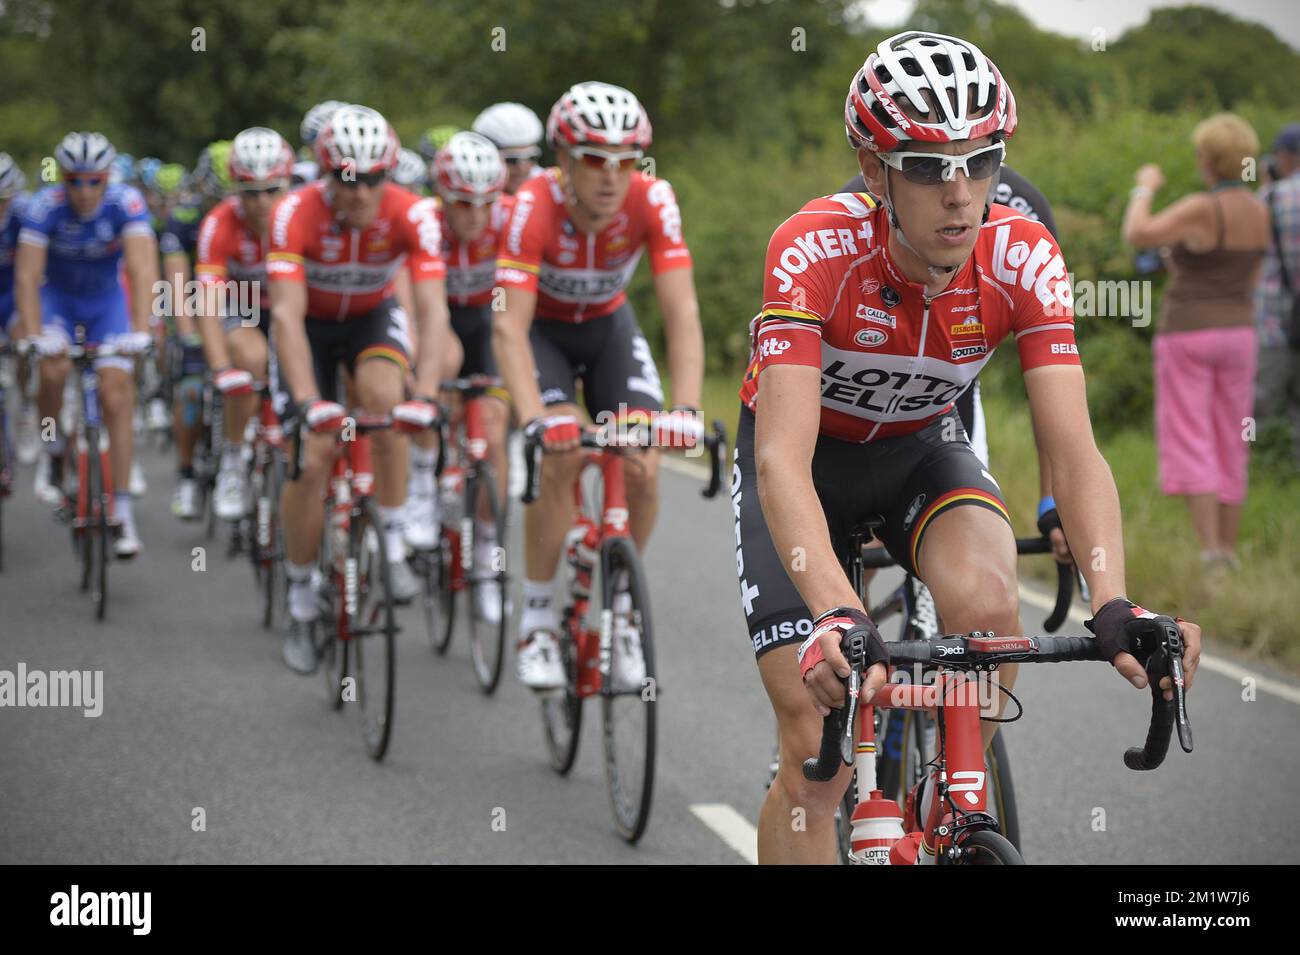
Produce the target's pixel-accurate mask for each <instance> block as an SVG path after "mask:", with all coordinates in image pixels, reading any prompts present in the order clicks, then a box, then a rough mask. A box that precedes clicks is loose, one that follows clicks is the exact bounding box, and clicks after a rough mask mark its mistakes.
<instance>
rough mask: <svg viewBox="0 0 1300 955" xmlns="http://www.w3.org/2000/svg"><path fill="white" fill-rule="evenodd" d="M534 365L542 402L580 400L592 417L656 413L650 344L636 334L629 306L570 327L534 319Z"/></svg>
mask: <svg viewBox="0 0 1300 955" xmlns="http://www.w3.org/2000/svg"><path fill="white" fill-rule="evenodd" d="M528 341H529V344H531V345H532V348H533V361H534V363H535V364H536V365H537V388H538V390H539V391H540V392H541V393H542V404H544V405H547V406H549V405H558V404H576V403H577V395H578V387H577V383H578V382H579V381H581V382H582V397H583V402H584V403H585V404H586V406H587V411H588V413H589V414H590V415H591V416H592V418H593V419H594V418H595V417H596V416H597V415H598V414H600V413H601V412H603V411H604V412H611V413H614V414H619V413H620V406H623V407H625V408H626V409H627V410H628V411H651V412H653V411H660V410H662V408H663V401H664V392H663V386H662V385H661V384H660V383H659V369H658V368H656V367H655V362H654V357H653V356H652V355H651V354H650V343H649V342H647V341H646V340H645V336H644V335H642V334H641V328H640V326H638V325H637V323H636V315H634V314H633V312H632V306H631V305H628V304H626V303H624V304H623V305H620V306H619V307H618V308H616V309H615V310H614V311H613V312H611V313H610V314H608V315H605V316H602V317H601V318H593V319H592V320H591V321H589V322H582V323H581V324H579V325H574V324H571V323H569V322H558V321H551V320H547V319H534V321H533V324H532V327H531V328H530V329H529V332H528Z"/></svg>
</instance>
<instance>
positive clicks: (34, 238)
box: [18, 191, 55, 249]
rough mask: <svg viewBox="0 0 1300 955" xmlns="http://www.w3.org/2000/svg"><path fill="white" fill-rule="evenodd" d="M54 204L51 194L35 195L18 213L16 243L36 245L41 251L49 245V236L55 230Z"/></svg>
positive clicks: (45, 192)
mask: <svg viewBox="0 0 1300 955" xmlns="http://www.w3.org/2000/svg"><path fill="white" fill-rule="evenodd" d="M54 210H55V203H54V201H53V195H52V193H50V192H48V191H43V192H39V193H37V194H36V195H35V196H34V197H33V198H32V200H31V201H30V202H28V203H26V204H25V205H24V206H23V208H22V209H21V210H20V211H19V223H20V225H19V228H18V241H19V242H22V243H23V244H25V245H36V246H40V247H41V248H42V249H43V248H45V247H46V246H48V245H49V244H50V235H51V234H53V232H54V228H55V222H54Z"/></svg>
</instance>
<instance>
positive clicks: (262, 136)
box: [229, 126, 294, 186]
mask: <svg viewBox="0 0 1300 955" xmlns="http://www.w3.org/2000/svg"><path fill="white" fill-rule="evenodd" d="M293 161H294V156H293V148H292V147H291V146H290V145H289V143H288V142H286V141H285V138H284V137H283V136H281V135H280V134H279V133H277V132H276V131H275V130H274V129H267V128H266V127H265V126H253V127H251V128H249V129H246V130H244V131H243V132H242V133H240V134H239V135H238V136H236V137H235V140H234V142H232V143H231V144H230V159H229V163H230V178H231V180H232V181H233V182H234V183H235V185H236V186H238V185H239V184H240V183H245V182H271V181H273V180H277V179H288V178H289V176H290V175H291V174H292V173H293Z"/></svg>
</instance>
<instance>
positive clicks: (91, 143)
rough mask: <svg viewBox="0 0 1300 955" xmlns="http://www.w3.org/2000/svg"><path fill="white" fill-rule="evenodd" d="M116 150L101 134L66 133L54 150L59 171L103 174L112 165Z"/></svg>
mask: <svg viewBox="0 0 1300 955" xmlns="http://www.w3.org/2000/svg"><path fill="white" fill-rule="evenodd" d="M115 158H117V150H116V149H114V148H113V144H112V143H110V142H109V141H108V138H107V137H106V136H104V134H103V133H68V135H66V136H64V137H63V142H61V143H59V145H58V147H57V148H56V149H55V150H54V161H55V162H57V163H58V164H59V168H60V169H67V170H69V171H72V172H103V171H104V170H105V169H109V168H111V167H112V165H113V160H114V159H115Z"/></svg>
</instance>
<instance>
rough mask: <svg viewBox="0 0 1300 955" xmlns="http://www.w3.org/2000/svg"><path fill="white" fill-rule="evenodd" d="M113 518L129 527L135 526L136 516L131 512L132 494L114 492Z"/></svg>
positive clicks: (128, 492)
mask: <svg viewBox="0 0 1300 955" xmlns="http://www.w3.org/2000/svg"><path fill="white" fill-rule="evenodd" d="M113 516H115V517H116V518H117V519H118V520H119V521H121V522H122V523H123V524H125V525H126V526H127V527H134V526H135V514H134V513H133V512H132V511H131V492H130V491H114V492H113Z"/></svg>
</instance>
